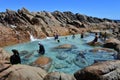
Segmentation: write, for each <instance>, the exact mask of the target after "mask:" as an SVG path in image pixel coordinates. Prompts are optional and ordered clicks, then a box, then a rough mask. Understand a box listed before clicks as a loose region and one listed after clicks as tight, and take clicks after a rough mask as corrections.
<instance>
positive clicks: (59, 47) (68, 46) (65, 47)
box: [54, 44, 72, 49]
mask: <svg viewBox="0 0 120 80" xmlns="http://www.w3.org/2000/svg"><path fill="white" fill-rule="evenodd" d="M71 48H72V45H71V44H63V45H59V46H57V47H54V49H71Z"/></svg>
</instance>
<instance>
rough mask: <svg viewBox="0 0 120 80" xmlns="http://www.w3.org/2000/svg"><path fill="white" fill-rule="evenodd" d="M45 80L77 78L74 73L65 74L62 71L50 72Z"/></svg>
mask: <svg viewBox="0 0 120 80" xmlns="http://www.w3.org/2000/svg"><path fill="white" fill-rule="evenodd" d="M44 80H76V79H75V78H74V76H73V75H69V74H65V73H62V72H51V73H48V74H47V75H46V76H45V77H44Z"/></svg>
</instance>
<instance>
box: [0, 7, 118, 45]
mask: <svg viewBox="0 0 120 80" xmlns="http://www.w3.org/2000/svg"><path fill="white" fill-rule="evenodd" d="M118 24H119V23H118V22H116V21H113V20H109V19H100V18H96V17H89V16H86V15H81V14H78V13H77V14H73V13H72V12H59V11H55V12H46V11H41V12H30V11H28V10H27V9H25V8H22V9H19V10H18V11H13V10H9V9H7V10H6V12H1V13H0V35H1V38H0V43H2V44H0V46H6V45H11V44H16V43H21V42H26V41H29V40H30V34H31V35H33V36H34V37H35V38H45V37H47V36H53V34H54V33H58V34H59V35H69V34H73V33H80V32H81V30H82V29H83V28H85V29H84V30H91V29H101V28H104V29H105V28H107V29H108V28H116V27H117V26H118ZM81 28H82V29H81ZM27 31H29V32H30V34H28V33H27ZM8 36H9V37H8ZM5 41H6V42H5Z"/></svg>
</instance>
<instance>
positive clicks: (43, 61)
mask: <svg viewBox="0 0 120 80" xmlns="http://www.w3.org/2000/svg"><path fill="white" fill-rule="evenodd" d="M51 65H52V59H51V58H49V57H44V56H41V57H39V58H38V59H37V60H36V61H35V62H33V63H32V66H37V67H41V68H42V69H44V70H46V71H48V70H49V68H50V67H51Z"/></svg>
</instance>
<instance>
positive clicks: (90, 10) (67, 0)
mask: <svg viewBox="0 0 120 80" xmlns="http://www.w3.org/2000/svg"><path fill="white" fill-rule="evenodd" d="M22 7H25V8H26V9H28V10H29V11H36V12H37V11H43V10H45V11H49V12H53V11H55V10H58V11H61V12H63V11H71V12H73V13H80V14H85V15H88V16H93V17H98V18H109V19H120V0H0V12H4V11H5V10H6V9H11V10H18V9H21V8H22Z"/></svg>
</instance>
